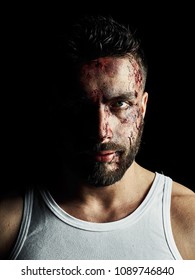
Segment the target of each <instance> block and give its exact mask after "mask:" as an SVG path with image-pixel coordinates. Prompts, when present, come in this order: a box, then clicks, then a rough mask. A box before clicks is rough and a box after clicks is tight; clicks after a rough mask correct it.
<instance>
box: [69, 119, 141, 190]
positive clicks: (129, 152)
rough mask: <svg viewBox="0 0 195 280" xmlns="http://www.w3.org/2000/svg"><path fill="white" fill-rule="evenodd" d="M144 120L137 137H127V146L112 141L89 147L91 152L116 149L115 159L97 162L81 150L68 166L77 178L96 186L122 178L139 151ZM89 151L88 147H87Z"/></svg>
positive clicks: (107, 184) (109, 183)
mask: <svg viewBox="0 0 195 280" xmlns="http://www.w3.org/2000/svg"><path fill="white" fill-rule="evenodd" d="M143 128H144V121H143V119H142V122H141V124H140V127H139V130H138V134H137V138H136V139H135V140H134V142H133V141H131V139H130V138H129V146H128V147H126V146H123V145H120V144H116V143H113V142H109V143H103V144H96V145H93V148H92V149H90V151H91V152H92V154H95V153H98V152H101V151H105V150H114V151H116V156H115V160H112V161H111V162H106V163H105V162H97V161H95V160H94V157H92V156H89V154H87V153H85V152H83V153H80V154H79V157H77V156H76V157H74V158H73V160H70V161H69V163H68V165H69V168H71V170H72V171H73V172H74V174H75V175H76V176H77V179H78V180H81V181H82V182H84V183H87V184H90V185H92V186H96V187H105V186H109V185H112V184H114V183H116V182H118V181H120V180H121V179H122V177H123V176H124V174H125V173H126V171H127V169H128V168H129V167H130V166H131V165H132V163H133V162H134V160H135V157H136V155H137V153H138V151H139V148H140V144H141V138H142V134H143ZM88 151H89V149H88Z"/></svg>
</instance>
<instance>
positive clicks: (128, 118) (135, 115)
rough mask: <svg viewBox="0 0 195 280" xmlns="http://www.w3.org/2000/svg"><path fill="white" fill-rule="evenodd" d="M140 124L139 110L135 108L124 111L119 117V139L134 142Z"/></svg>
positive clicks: (140, 115)
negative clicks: (127, 139)
mask: <svg viewBox="0 0 195 280" xmlns="http://www.w3.org/2000/svg"><path fill="white" fill-rule="evenodd" d="M141 123H142V114H141V110H140V108H138V107H137V106H136V107H134V108H132V107H131V109H129V110H126V111H125V112H123V113H122V114H121V116H120V129H119V134H120V136H121V137H123V138H124V137H125V138H131V140H134V139H135V138H136V137H137V134H138V133H139V130H140V126H141Z"/></svg>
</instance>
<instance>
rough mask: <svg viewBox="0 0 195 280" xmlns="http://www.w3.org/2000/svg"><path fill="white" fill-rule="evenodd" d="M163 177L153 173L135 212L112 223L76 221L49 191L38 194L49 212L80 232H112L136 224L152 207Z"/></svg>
mask: <svg viewBox="0 0 195 280" xmlns="http://www.w3.org/2000/svg"><path fill="white" fill-rule="evenodd" d="M163 177H164V175H162V174H160V173H158V172H155V177H154V180H153V183H152V185H151V187H150V189H149V191H148V193H147V195H146V197H145V199H144V200H143V201H142V202H141V204H140V205H139V206H138V207H137V208H136V210H135V211H133V212H132V213H131V214H129V215H128V216H126V217H124V218H122V219H120V220H117V221H113V222H105V223H96V222H89V221H84V220H81V219H78V218H76V217H74V216H72V215H70V214H68V213H67V212H66V211H65V210H63V209H62V208H61V207H60V206H59V205H58V204H57V202H56V201H55V200H54V198H53V197H52V195H51V193H50V192H49V190H40V192H41V196H42V198H43V200H44V202H45V204H46V205H47V207H48V208H49V209H50V211H51V212H52V213H53V214H54V215H55V216H56V217H58V218H59V219H60V220H61V221H63V222H65V223H67V224H69V225H70V226H73V227H76V228H79V229H82V230H88V231H112V230H117V229H121V228H122V227H126V226H130V225H132V224H134V223H135V222H137V221H138V220H139V219H140V218H141V217H142V216H143V215H144V213H145V212H146V211H147V209H149V208H150V207H151V205H152V203H151V202H152V200H153V199H154V197H155V194H156V192H157V191H159V187H160V186H159V185H161V187H162V188H163V186H164V179H163ZM160 180H161V181H162V183H161V184H159V182H160ZM161 191H162V189H161Z"/></svg>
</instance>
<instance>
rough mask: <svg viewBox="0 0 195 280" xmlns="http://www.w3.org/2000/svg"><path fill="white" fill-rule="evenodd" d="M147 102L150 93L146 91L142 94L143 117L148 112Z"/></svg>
mask: <svg viewBox="0 0 195 280" xmlns="http://www.w3.org/2000/svg"><path fill="white" fill-rule="evenodd" d="M147 102H148V93H147V92H144V93H143V95H142V103H141V111H142V116H143V118H144V117H145V114H146V108H147Z"/></svg>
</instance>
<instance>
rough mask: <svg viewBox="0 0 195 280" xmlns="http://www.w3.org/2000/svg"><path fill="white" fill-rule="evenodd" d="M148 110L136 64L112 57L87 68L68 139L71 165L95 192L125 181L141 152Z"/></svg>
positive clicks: (81, 77) (82, 73)
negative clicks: (127, 172)
mask: <svg viewBox="0 0 195 280" xmlns="http://www.w3.org/2000/svg"><path fill="white" fill-rule="evenodd" d="M71 103H72V102H71ZM146 104H147V93H144V94H143V92H142V76H141V70H140V68H139V66H138V64H137V63H136V61H135V60H132V59H131V60H130V58H129V57H126V58H114V57H107V58H100V59H97V60H94V61H90V62H89V63H87V64H84V65H83V66H82V67H81V69H80V72H79V90H78V94H77V98H76V100H75V103H74V102H73V103H72V105H71V106H72V107H71V109H69V113H68V114H69V120H68V122H69V134H66V137H65V138H66V139H65V143H66V144H65V149H66V157H65V158H66V160H65V161H66V164H68V165H69V166H70V167H71V168H72V169H73V170H74V172H75V173H76V176H78V177H79V178H80V179H81V180H83V181H84V182H86V183H89V184H91V185H94V186H107V185H111V184H114V183H115V182H117V181H119V180H120V179H121V178H122V177H123V175H124V174H125V172H126V170H127V169H128V168H129V167H130V166H131V164H132V162H133V161H134V159H135V156H136V154H137V151H138V149H139V146H140V140H141V136H142V132H143V123H144V122H143V118H144V115H145V110H146Z"/></svg>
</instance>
